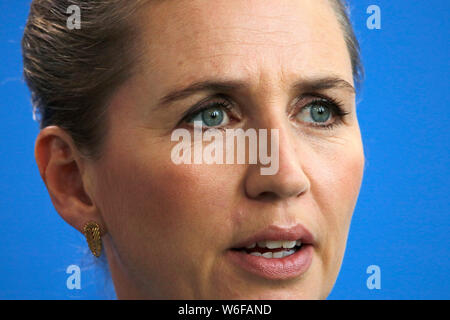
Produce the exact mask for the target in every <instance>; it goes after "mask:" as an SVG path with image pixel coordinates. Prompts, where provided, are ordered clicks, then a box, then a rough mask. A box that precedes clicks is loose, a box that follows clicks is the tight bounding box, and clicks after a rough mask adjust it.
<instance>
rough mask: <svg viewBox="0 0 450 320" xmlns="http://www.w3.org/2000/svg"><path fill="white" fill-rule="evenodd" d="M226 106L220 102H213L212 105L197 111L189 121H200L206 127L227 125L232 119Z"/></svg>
mask: <svg viewBox="0 0 450 320" xmlns="http://www.w3.org/2000/svg"><path fill="white" fill-rule="evenodd" d="M216 105H217V106H216ZM224 108H225V107H223V106H221V105H220V104H217V103H216V104H213V106H212V107H207V108H205V109H203V110H200V111H198V112H197V113H195V114H194V115H193V116H192V117H190V118H189V120H188V122H195V121H200V122H201V123H202V125H203V126H206V127H219V126H225V125H227V124H228V123H229V122H230V119H229V117H228V114H227V112H226V110H224Z"/></svg>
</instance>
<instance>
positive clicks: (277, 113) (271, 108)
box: [246, 99, 310, 198]
mask: <svg viewBox="0 0 450 320" xmlns="http://www.w3.org/2000/svg"><path fill="white" fill-rule="evenodd" d="M278 101H279V100H278ZM259 108H261V109H260V111H259V113H260V114H261V116H260V117H257V119H255V122H254V124H255V126H257V127H258V128H260V129H261V128H262V129H266V130H267V135H268V139H267V144H268V145H267V150H268V152H269V153H270V154H271V155H272V160H275V161H278V163H277V166H278V167H277V170H275V171H273V172H272V174H268V175H265V174H261V170H254V169H255V168H250V169H249V174H248V177H247V181H246V188H247V194H248V195H249V196H251V197H261V195H264V196H268V195H269V194H270V195H271V197H272V198H273V196H276V198H286V197H296V196H299V195H300V194H303V193H304V192H306V190H308V189H309V184H310V183H309V180H308V178H307V176H306V174H305V172H304V171H303V169H302V159H301V158H300V157H299V148H301V145H300V140H299V139H300V137H299V136H298V135H297V133H296V132H295V128H294V127H293V125H292V123H291V122H290V120H289V118H288V115H287V112H286V107H285V104H281V105H280V102H278V103H277V102H276V101H275V99H271V102H267V100H266V102H265V105H259ZM274 130H276V131H277V133H278V141H275V143H274V141H273V139H272V136H273V135H274ZM260 143H261V141H260ZM263 143H264V142H263ZM260 147H261V146H260ZM274 154H278V157H274ZM272 165H273V164H272ZM258 166H261V164H258ZM261 168H262V167H261ZM261 168H260V169H261Z"/></svg>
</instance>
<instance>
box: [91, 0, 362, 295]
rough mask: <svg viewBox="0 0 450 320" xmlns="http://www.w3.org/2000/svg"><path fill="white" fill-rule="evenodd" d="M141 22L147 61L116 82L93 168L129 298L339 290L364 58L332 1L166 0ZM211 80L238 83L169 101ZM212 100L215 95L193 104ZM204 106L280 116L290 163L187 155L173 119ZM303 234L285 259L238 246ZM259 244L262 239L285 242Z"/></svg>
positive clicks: (355, 182)
mask: <svg viewBox="0 0 450 320" xmlns="http://www.w3.org/2000/svg"><path fill="white" fill-rule="evenodd" d="M138 22H139V24H140V28H141V29H142V36H143V37H142V39H143V44H144V46H143V47H144V55H143V57H142V58H143V59H142V61H140V62H139V67H138V71H139V72H138V73H137V74H136V75H135V76H133V77H132V78H131V79H129V80H128V81H127V82H126V83H125V84H124V85H123V86H121V88H120V89H119V90H118V91H117V92H116V93H115V95H114V97H113V99H112V101H111V104H110V106H109V109H108V125H109V131H108V135H107V138H106V141H105V145H104V150H103V154H102V158H101V159H100V160H97V161H95V162H91V163H89V165H88V171H87V172H88V176H89V177H90V178H89V179H90V181H91V182H90V189H91V193H92V195H93V197H92V198H93V201H94V202H95V205H96V206H97V207H98V209H99V212H100V213H101V215H102V218H103V221H104V224H105V227H106V229H107V232H108V233H107V235H106V236H104V237H103V240H104V244H105V247H106V251H107V256H108V260H109V264H110V268H111V273H112V277H113V280H114V283H115V286H116V291H117V295H118V297H119V298H182V299H185V298H188V299H239V298H243V299H303V298H307V299H316V298H326V297H327V295H328V294H329V292H330V291H331V289H332V287H333V284H334V282H335V280H336V277H337V275H338V272H339V269H340V265H341V261H342V258H343V254H344V250H345V245H346V239H347V233H348V229H349V225H350V221H351V217H352V213H353V210H354V207H355V204H356V200H357V197H358V193H359V189H360V185H361V180H362V175H363V167H364V155H363V148H362V143H361V136H360V130H359V126H358V121H357V117H356V109H355V93H354V91H353V90H352V87H351V85H353V79H352V67H351V63H350V58H349V53H348V51H347V47H346V44H345V41H344V38H343V33H342V31H341V28H340V26H339V24H338V21H337V18H336V15H335V12H334V11H333V9H332V7H331V5H330V4H329V2H328V1H326V0H321V1H317V0H297V1H293V0H291V1H287V0H286V1H280V2H277V5H276V6H275V5H274V4H273V2H272V1H268V0H263V1H261V0H247V1H238V0H226V1H225V0H223V1H222V0H215V1H200V0H189V1H161V2H159V1H158V2H155V3H154V4H151V5H150V6H149V7H146V9H145V12H142V16H141V19H140V20H139V21H138ZM200 81H211V82H225V81H226V82H227V84H231V82H233V84H235V83H234V82H239V85H238V86H236V87H234V86H224V87H218V86H216V87H209V88H207V89H205V90H198V91H191V92H189V94H187V95H182V96H180V95H179V96H178V98H177V99H171V100H170V101H168V102H167V103H165V104H160V102H161V99H162V97H164V96H166V95H167V94H168V93H169V92H173V91H174V90H179V89H182V88H185V87H187V86H189V85H191V84H193V83H197V82H200ZM172 97H173V96H172ZM199 103H200V105H201V106H204V105H208V106H209V107H210V108H211V106H212V109H209V110H207V111H203V112H202V111H198V110H199V109H196V111H193V110H192V108H193V107H198V104H199ZM339 108H341V109H342V110H341V112H339V111H338V110H339ZM196 112H197V113H196ZM199 112H200V113H199ZM187 114H188V116H186V115H187ZM194 119H195V120H198V121H202V125H203V126H204V127H206V128H208V126H215V127H216V128H220V129H238V128H241V129H243V130H247V129H255V130H258V129H267V130H268V132H269V137H270V132H271V129H278V138H279V140H278V145H277V147H278V152H279V161H278V170H277V171H276V172H275V174H271V175H262V174H261V170H260V169H261V167H264V165H261V164H260V163H257V164H249V163H248V162H249V161H246V162H245V163H244V164H239V163H235V164H206V163H204V162H203V163H200V164H175V163H174V161H172V157H171V154H172V150H173V148H174V147H175V146H176V145H177V144H178V143H179V142H178V141H172V139H171V135H172V132H173V131H174V130H176V129H179V128H184V129H186V130H188V132H190V133H192V134H193V132H194V129H193V123H192V121H193V120H194ZM200 143H203V145H204V146H206V145H208V144H209V143H210V142H200ZM268 148H269V150H270V148H271V146H268ZM193 149H194V145H192V151H193ZM272 150H273V149H272ZM227 151H228V152H229V150H225V147H224V152H227ZM289 228H291V229H289ZM305 230H307V231H305ZM308 233H309V235H308ZM296 239H297V240H302V241H303V242H304V243H307V244H305V245H304V246H303V247H302V248H301V249H300V250H296V249H294V250H296V252H295V253H294V254H292V255H289V256H285V257H283V258H274V259H269V258H266V257H263V256H257V254H256V255H255V254H249V253H247V251H246V252H242V251H241V252H239V250H235V249H236V248H241V247H244V246H246V245H249V244H251V243H252V242H255V241H258V240H261V241H262V240H296ZM279 245H280V244H279ZM281 245H282V244H281ZM261 246H263V244H261ZM266 246H268V244H267V243H266ZM258 247H259V245H258V246H257V247H255V248H253V249H250V250H248V252H251V251H259V252H260V253H261V252H264V251H271V252H276V251H280V249H270V250H269V249H264V250H260V249H258ZM286 250H289V249H286ZM286 250H284V251H286ZM302 250H303V251H302ZM290 253H292V252H290ZM272 254H273V253H272ZM283 255H286V253H283ZM266 256H267V254H266Z"/></svg>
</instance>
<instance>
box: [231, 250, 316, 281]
mask: <svg viewBox="0 0 450 320" xmlns="http://www.w3.org/2000/svg"><path fill="white" fill-rule="evenodd" d="M313 254H314V248H313V246H312V245H310V244H306V245H305V244H304V245H302V247H301V248H300V250H298V251H296V252H295V253H293V254H291V255H290V256H287V257H283V258H273V259H268V258H264V257H261V256H253V255H251V254H248V253H245V252H241V251H235V250H228V253H227V255H228V257H229V259H230V260H231V261H232V262H233V263H234V264H236V265H238V266H239V267H241V268H242V269H244V270H246V271H247V272H250V273H252V274H255V275H258V276H260V277H263V278H266V279H270V280H286V279H292V278H295V277H298V276H300V275H302V274H303V273H305V272H306V271H307V270H308V269H309V266H310V265H311V262H312V259H313Z"/></svg>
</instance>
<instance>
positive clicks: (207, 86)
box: [157, 77, 356, 108]
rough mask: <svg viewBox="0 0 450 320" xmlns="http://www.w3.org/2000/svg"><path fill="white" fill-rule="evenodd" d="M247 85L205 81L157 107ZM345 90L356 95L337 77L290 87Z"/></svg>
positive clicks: (170, 96)
mask: <svg viewBox="0 0 450 320" xmlns="http://www.w3.org/2000/svg"><path fill="white" fill-rule="evenodd" d="M247 87H248V85H247V84H246V83H245V82H243V81H239V80H205V81H197V82H194V83H192V84H190V85H188V86H187V87H184V88H182V89H176V90H174V91H171V92H169V93H168V94H166V95H165V96H163V97H162V98H161V99H160V100H159V103H158V107H157V108H159V107H163V106H164V105H168V104H170V103H173V102H175V101H178V100H181V99H184V98H186V97H188V96H190V95H193V94H195V93H198V92H202V91H213V92H231V91H236V90H240V89H244V88H247ZM339 88H341V89H346V90H349V91H350V92H351V93H356V90H355V88H354V87H353V86H352V85H351V84H350V83H349V82H348V81H346V80H344V79H341V78H339V77H324V78H317V79H301V80H299V81H297V82H295V83H294V84H293V85H292V90H294V91H305V92H315V91H320V90H326V89H339Z"/></svg>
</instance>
